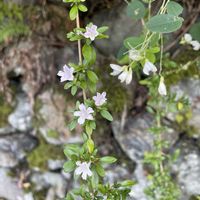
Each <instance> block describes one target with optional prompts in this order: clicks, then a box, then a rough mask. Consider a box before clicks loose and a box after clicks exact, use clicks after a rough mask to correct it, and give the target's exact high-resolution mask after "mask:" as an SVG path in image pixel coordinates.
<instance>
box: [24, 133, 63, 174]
mask: <svg viewBox="0 0 200 200" xmlns="http://www.w3.org/2000/svg"><path fill="white" fill-rule="evenodd" d="M50 159H51V160H64V159H65V157H64V154H63V148H62V146H55V145H52V144H48V143H47V142H46V141H45V140H44V138H43V137H42V136H39V146H38V147H37V148H36V149H35V150H33V151H32V152H31V153H30V154H29V155H28V157H27V160H28V163H29V166H30V167H31V168H39V169H40V170H41V171H46V170H47V169H48V160H50Z"/></svg>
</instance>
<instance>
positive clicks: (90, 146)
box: [87, 139, 94, 153]
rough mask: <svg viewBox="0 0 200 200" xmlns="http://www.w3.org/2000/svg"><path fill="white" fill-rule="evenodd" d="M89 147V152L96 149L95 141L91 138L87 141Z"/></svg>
mask: <svg viewBox="0 0 200 200" xmlns="http://www.w3.org/2000/svg"><path fill="white" fill-rule="evenodd" d="M87 148H88V151H89V153H92V152H93V151H94V142H93V140H92V139H89V140H88V141H87Z"/></svg>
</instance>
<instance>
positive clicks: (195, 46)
mask: <svg viewBox="0 0 200 200" xmlns="http://www.w3.org/2000/svg"><path fill="white" fill-rule="evenodd" d="M190 44H191V45H192V47H193V50H195V51H199V50H200V43H199V41H197V40H193V41H191V42H190Z"/></svg>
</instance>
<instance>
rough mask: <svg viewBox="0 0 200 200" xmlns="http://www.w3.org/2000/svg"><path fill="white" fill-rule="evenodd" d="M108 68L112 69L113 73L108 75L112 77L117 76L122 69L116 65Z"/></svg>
mask: <svg viewBox="0 0 200 200" xmlns="http://www.w3.org/2000/svg"><path fill="white" fill-rule="evenodd" d="M110 67H111V68H112V69H113V72H112V73H111V74H110V75H112V76H117V75H119V74H120V73H121V72H122V71H123V67H121V66H119V65H116V64H110Z"/></svg>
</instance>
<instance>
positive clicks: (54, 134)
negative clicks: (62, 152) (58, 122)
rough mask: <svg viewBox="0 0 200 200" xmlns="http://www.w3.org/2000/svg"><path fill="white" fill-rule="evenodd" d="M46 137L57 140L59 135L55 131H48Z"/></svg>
mask: <svg viewBox="0 0 200 200" xmlns="http://www.w3.org/2000/svg"><path fill="white" fill-rule="evenodd" d="M47 136H48V137H51V138H56V139H57V138H59V133H58V132H57V131H55V130H49V131H48V132H47Z"/></svg>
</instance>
